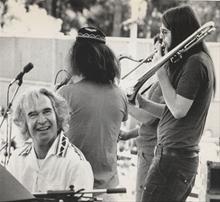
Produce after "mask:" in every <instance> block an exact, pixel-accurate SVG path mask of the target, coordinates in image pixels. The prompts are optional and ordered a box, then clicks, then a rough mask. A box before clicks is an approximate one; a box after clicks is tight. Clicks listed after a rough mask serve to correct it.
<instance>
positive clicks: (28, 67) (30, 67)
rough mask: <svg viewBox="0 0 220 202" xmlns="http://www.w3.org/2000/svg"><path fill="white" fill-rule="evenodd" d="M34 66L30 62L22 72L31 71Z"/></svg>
mask: <svg viewBox="0 0 220 202" xmlns="http://www.w3.org/2000/svg"><path fill="white" fill-rule="evenodd" d="M33 67H34V65H33V64H32V63H31V62H30V63H28V64H27V65H25V66H24V70H23V72H25V73H27V72H29V71H30V70H31V69H33Z"/></svg>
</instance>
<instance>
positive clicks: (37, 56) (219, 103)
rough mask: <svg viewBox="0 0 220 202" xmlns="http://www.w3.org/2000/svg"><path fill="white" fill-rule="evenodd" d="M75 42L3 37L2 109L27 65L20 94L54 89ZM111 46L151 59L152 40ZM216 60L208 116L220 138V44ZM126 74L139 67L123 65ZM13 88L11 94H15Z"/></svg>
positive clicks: (113, 41)
mask: <svg viewBox="0 0 220 202" xmlns="http://www.w3.org/2000/svg"><path fill="white" fill-rule="evenodd" d="M73 41H74V40H73V39H71V38H69V37H65V38H54V39H50V38H22V37H0V88H1V90H0V106H1V105H3V106H5V105H6V91H7V87H8V84H9V82H10V81H11V80H12V79H13V78H15V76H16V75H17V74H18V73H19V72H20V71H22V69H23V66H25V65H26V64H27V63H29V62H32V63H33V64H34V69H32V70H31V71H30V72H29V73H28V74H26V75H25V76H24V83H23V85H22V86H21V89H20V90H19V92H22V91H23V89H24V88H26V87H28V86H31V85H40V86H47V87H53V82H54V78H55V75H56V73H57V72H58V70H59V69H62V68H68V66H69V65H68V53H69V49H70V47H71V45H72V43H73ZM107 44H108V45H109V46H110V47H111V48H112V49H113V51H114V52H115V54H116V55H117V56H119V55H120V54H122V55H128V56H132V57H134V58H137V59H140V58H145V57H147V56H148V55H149V54H150V53H151V52H152V51H151V50H152V40H146V39H137V40H133V41H130V39H129V38H107ZM208 47H209V49H210V52H211V55H212V57H213V60H214V64H215V70H216V77H217V92H216V97H215V98H214V100H213V102H212V105H211V108H210V113H209V114H208V119H207V124H206V129H210V130H211V131H212V132H213V133H214V135H216V136H217V135H218V136H219V135H220V127H219V123H220V85H219V84H220V83H219V82H220V69H219V66H220V54H219V53H220V43H209V44H208ZM121 64H122V74H125V73H126V72H127V71H129V69H130V68H133V67H134V66H136V64H135V63H133V64H132V65H128V64H127V63H126V62H122V63H121ZM14 89H15V87H14V86H13V87H12V89H11V90H10V95H12V94H13V90H14Z"/></svg>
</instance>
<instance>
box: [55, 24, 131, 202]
mask: <svg viewBox="0 0 220 202" xmlns="http://www.w3.org/2000/svg"><path fill="white" fill-rule="evenodd" d="M70 64H71V73H72V74H73V78H72V80H73V82H69V83H68V84H67V85H65V86H63V87H62V88H60V89H59V93H60V94H61V95H62V96H63V97H64V98H65V99H66V100H67V102H68V103H69V105H70V108H71V119H70V122H69V125H70V129H69V131H68V132H67V133H66V135H67V136H68V137H69V139H70V141H71V142H72V143H73V144H75V145H76V146H77V147H79V149H80V150H81V151H82V152H83V154H84V155H85V157H86V159H87V160H88V161H89V162H90V164H91V165H92V169H93V172H94V178H95V182H94V188H96V189H97V188H99V189H100V188H112V187H116V186H117V185H118V183H119V179H118V174H117V140H118V135H119V131H120V126H121V122H122V121H125V120H126V119H127V99H126V96H125V94H124V93H123V92H122V90H121V89H120V88H119V87H118V85H117V83H118V81H119V79H120V66H119V62H118V60H117V59H116V57H115V55H114V53H113V51H112V50H111V49H110V48H109V47H108V46H107V45H106V39H105V35H104V33H103V32H102V31H101V30H99V29H97V28H94V27H83V28H81V29H79V31H78V36H77V38H76V41H75V42H74V44H73V46H72V49H71V55H70ZM109 197H110V196H109ZM112 197H113V196H112ZM104 201H105V197H104ZM108 201H115V199H108Z"/></svg>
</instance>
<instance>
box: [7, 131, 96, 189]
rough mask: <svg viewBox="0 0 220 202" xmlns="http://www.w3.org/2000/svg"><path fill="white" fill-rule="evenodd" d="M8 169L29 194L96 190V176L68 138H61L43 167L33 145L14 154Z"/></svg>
mask: <svg viewBox="0 0 220 202" xmlns="http://www.w3.org/2000/svg"><path fill="white" fill-rule="evenodd" d="M7 169H8V170H9V171H10V172H11V173H12V175H14V177H15V178H16V179H17V180H18V181H19V182H20V183H21V184H23V185H24V186H25V187H26V188H27V189H28V190H29V191H30V192H32V193H33V192H46V191H48V190H69V186H70V185H74V190H75V191H77V190H79V189H81V188H83V189H85V190H91V189H93V182H94V177H93V172H92V169H91V166H90V164H89V162H88V161H87V160H86V159H85V157H84V155H83V154H82V152H81V151H80V150H79V149H78V148H77V147H75V146H74V145H72V144H71V143H70V142H69V140H68V138H67V137H65V136H64V135H63V134H60V135H59V136H58V137H57V138H56V139H55V141H54V143H53V144H52V146H51V148H50V149H49V151H48V153H47V155H46V157H45V159H43V161H42V162H41V163H40V165H39V162H38V159H37V157H36V154H35V151H34V147H33V143H28V144H26V146H25V147H23V148H20V149H17V150H15V152H14V153H13V154H12V156H11V158H10V160H9V164H8V166H7Z"/></svg>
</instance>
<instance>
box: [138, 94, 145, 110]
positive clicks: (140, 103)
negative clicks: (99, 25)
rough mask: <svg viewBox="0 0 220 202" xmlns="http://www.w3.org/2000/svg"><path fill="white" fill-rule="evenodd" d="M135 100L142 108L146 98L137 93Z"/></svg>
mask: <svg viewBox="0 0 220 202" xmlns="http://www.w3.org/2000/svg"><path fill="white" fill-rule="evenodd" d="M137 101H138V104H139V107H140V108H144V106H145V105H146V99H145V98H144V97H143V96H142V95H141V94H139V93H138V94H137Z"/></svg>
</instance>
